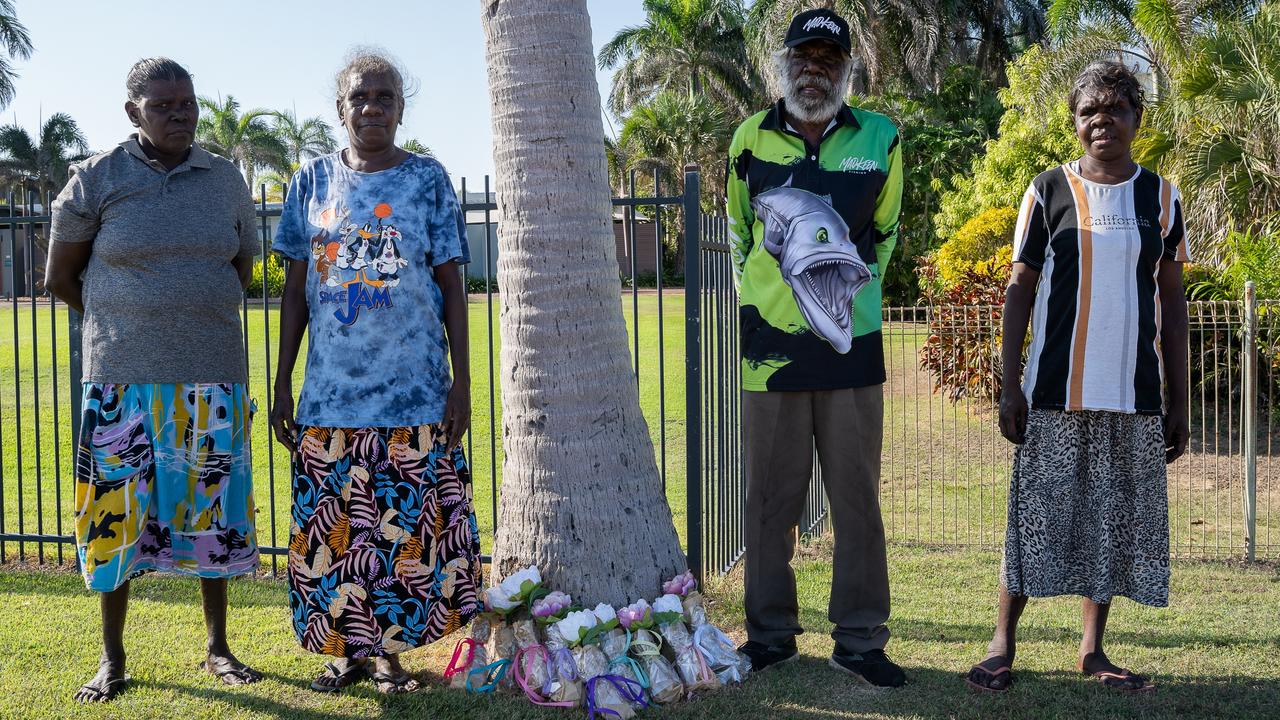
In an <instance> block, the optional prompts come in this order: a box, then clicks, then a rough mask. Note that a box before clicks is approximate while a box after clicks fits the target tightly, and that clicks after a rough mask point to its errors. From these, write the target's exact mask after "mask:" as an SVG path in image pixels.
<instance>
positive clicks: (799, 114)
mask: <svg viewBox="0 0 1280 720" xmlns="http://www.w3.org/2000/svg"><path fill="white" fill-rule="evenodd" d="M783 99H784V101H785V102H786V106H787V114H788V115H791V116H792V117H794V118H795V119H796V120H799V121H800V122H802V123H808V124H811V125H819V124H824V123H827V122H830V121H831V118H833V117H835V116H836V113H838V112H840V106H841V105H843V104H844V98H843V97H842V96H841V95H840V93H839V92H833V91H829V92H828V93H827V95H826V96H824V97H822V98H821V99H818V98H811V97H806V96H805V95H802V94H800V88H799V86H797V85H795V84H792V83H790V82H788V83H787V84H786V94H785V95H784V96H783Z"/></svg>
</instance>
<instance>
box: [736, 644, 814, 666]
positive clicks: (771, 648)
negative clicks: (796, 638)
mask: <svg viewBox="0 0 1280 720" xmlns="http://www.w3.org/2000/svg"><path fill="white" fill-rule="evenodd" d="M738 652H740V653H742V654H743V655H746V656H747V657H748V658H750V659H751V669H752V670H753V671H755V672H760V671H761V670H763V669H765V668H767V667H769V666H770V665H777V664H779V663H784V662H788V661H790V660H795V659H796V658H798V657H800V655H799V653H797V652H796V646H795V644H794V643H792V644H791V645H765V644H764V643H758V642H756V641H755V640H748V641H747V642H745V643H743V644H742V646H741V647H739V648H738Z"/></svg>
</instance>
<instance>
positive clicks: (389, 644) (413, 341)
mask: <svg viewBox="0 0 1280 720" xmlns="http://www.w3.org/2000/svg"><path fill="white" fill-rule="evenodd" d="M337 85H338V98H337V106H338V114H339V116H340V117H341V119H342V122H343V125H344V126H345V128H346V130H347V134H348V137H349V140H350V146H349V147H348V148H346V149H345V150H342V151H340V152H337V153H333V154H331V155H325V156H323V157H318V158H316V159H314V160H311V161H308V162H307V163H306V164H304V165H303V166H302V168H301V169H299V170H298V172H297V173H296V174H295V175H294V177H293V181H292V183H291V184H290V186H289V192H288V196H287V198H286V200H285V206H284V211H283V213H282V216H281V219H280V226H279V228H278V230H277V232H276V238H275V246H274V249H275V250H276V252H279V253H280V254H281V255H284V256H285V257H287V258H289V260H290V263H289V271H288V276H287V280H286V283H285V291H284V299H283V303H282V305H281V332H280V354H279V366H278V368H277V371H276V388H275V405H274V408H273V411H272V414H271V415H272V417H271V422H272V426H273V428H274V429H275V433H276V438H277V439H278V440H279V441H280V442H281V443H283V444H284V445H285V446H286V447H288V448H289V449H290V451H291V452H292V456H293V518H292V519H293V522H292V524H291V529H290V538H289V599H290V605H291V607H292V610H293V626H294V630H295V631H296V633H297V636H298V640H299V642H300V643H301V644H302V646H303V647H304V648H305V649H307V650H310V651H311V652H315V653H321V654H325V655H333V656H336V657H337V658H338V660H336V661H334V662H331V663H329V664H327V665H326V667H325V670H324V672H323V673H322V674H321V676H320V677H319V678H318V679H317V680H316V681H315V682H314V683H313V684H312V688H313V689H315V690H318V691H322V692H331V691H335V690H338V689H341V688H342V687H345V686H347V685H349V684H351V683H352V682H355V681H357V680H359V679H361V678H362V677H364V676H365V675H366V674H370V673H371V674H372V677H373V679H374V680H375V682H376V683H377V686H378V689H379V690H381V691H382V692H388V693H390V692H408V691H412V690H414V689H416V688H417V682H416V681H415V680H413V679H412V678H411V677H410V676H409V675H408V673H406V672H405V671H404V669H403V668H402V667H401V666H400V662H399V659H398V654H399V653H400V652H402V651H404V650H408V649H411V648H414V647H419V646H421V645H426V644H428V643H430V642H433V641H435V640H437V639H439V638H441V637H443V636H444V635H447V634H449V633H452V632H453V631H454V630H457V629H458V628H459V627H461V626H463V625H465V624H466V623H467V622H468V621H469V620H470V619H471V617H472V616H473V615H474V614H475V613H476V612H477V611H479V610H481V609H482V604H483V603H482V599H481V585H480V583H481V566H480V541H479V533H478V529H477V526H476V518H475V512H474V509H473V508H472V505H471V487H470V485H471V480H470V474H469V471H468V467H467V463H466V458H464V457H463V454H462V449H461V448H460V447H459V441H460V440H461V438H462V434H463V432H464V431H465V430H466V427H467V421H468V418H469V415H470V404H471V396H470V389H469V383H470V368H469V364H468V350H467V315H466V312H467V310H466V295H465V293H464V291H463V284H462V277H461V273H460V270H459V265H460V264H463V263H466V262H468V260H469V258H468V256H467V244H466V237H465V233H464V227H463V224H462V214H461V211H460V209H459V207H458V201H457V198H456V197H455V196H454V192H453V188H452V187H451V186H450V184H449V177H448V175H447V174H446V173H445V171H444V168H442V167H441V166H440V163H438V162H436V160H434V159H433V158H430V157H424V156H420V155H415V154H413V153H410V152H407V151H405V150H403V149H401V148H399V147H397V146H396V144H395V135H396V128H397V126H398V125H399V124H400V119H401V116H402V113H403V112H404V83H403V80H402V74H401V73H400V72H399V70H398V69H397V68H396V66H395V64H394V63H392V62H390V61H389V60H388V59H386V58H385V57H382V56H380V55H377V54H372V53H363V54H357V55H355V56H354V57H353V58H352V59H351V60H350V62H348V64H347V66H346V67H345V68H343V70H342V71H341V72H340V73H339V74H338V77H337ZM304 329H305V331H306V333H307V334H308V335H309V336H310V341H309V346H308V351H307V366H306V377H305V381H304V382H303V386H302V393H301V396H300V397H299V400H298V407H297V415H296V417H295V416H294V412H293V410H294V406H293V387H292V381H291V377H292V374H293V366H294V362H295V360H296V358H297V354H298V348H299V346H300V344H301V341H302V335H303V332H304ZM450 365H452V375H451V374H450Z"/></svg>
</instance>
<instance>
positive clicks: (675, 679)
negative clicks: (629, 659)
mask: <svg viewBox="0 0 1280 720" xmlns="http://www.w3.org/2000/svg"><path fill="white" fill-rule="evenodd" d="M618 623H619V624H620V625H622V626H623V627H624V628H627V629H628V630H630V631H631V655H632V656H633V657H635V659H636V660H637V661H639V664H640V668H641V669H642V670H643V671H644V674H645V677H646V678H647V679H648V681H649V696H650V697H651V698H653V701H654V702H657V703H661V704H663V705H665V704H667V703H673V702H678V701H679V700H680V698H682V697H684V683H682V682H680V676H679V675H677V674H676V670H675V668H673V667H671V663H670V662H668V661H667V659H666V658H664V657H662V636H661V635H659V634H658V633H657V631H655V630H654V624H655V622H654V619H653V608H651V607H649V603H648V602H646V601H645V600H637V601H636V602H634V603H632V604H631V605H628V606H626V607H624V608H622V609H621V610H619V611H618Z"/></svg>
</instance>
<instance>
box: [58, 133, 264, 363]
mask: <svg viewBox="0 0 1280 720" xmlns="http://www.w3.org/2000/svg"><path fill="white" fill-rule="evenodd" d="M71 171H72V174H71V179H70V181H69V182H68V183H67V186H66V187H65V188H63V189H62V192H61V193H59V194H58V198H57V199H56V200H54V202H53V228H52V231H51V233H50V235H51V239H52V242H54V243H93V250H92V254H91V255H90V257H89V265H88V267H87V268H86V269H85V271H84V311H85V314H84V324H83V333H84V341H83V342H84V345H83V347H84V381H85V382H99V383H200V382H219V383H245V382H248V376H249V373H248V368H247V367H246V366H245V357H244V346H243V344H242V343H243V337H242V335H241V331H240V303H241V297H242V295H241V292H242V291H241V288H240V279H239V276H238V275H237V273H236V270H235V268H234V267H233V266H232V264H231V261H232V260H233V259H234V258H236V257H253V256H255V255H257V254H258V253H259V252H260V247H261V244H260V242H261V241H260V240H259V238H258V232H257V229H256V222H255V218H254V212H253V198H252V197H251V196H250V194H249V188H248V186H246V185H245V181H244V178H243V177H242V176H241V175H240V172H239V171H238V170H237V169H236V168H235V166H234V165H232V164H231V163H230V162H228V161H227V160H225V159H223V158H221V157H218V156H217V155H212V154H210V153H209V152H208V151H206V150H204V149H202V148H200V147H199V146H193V147H192V148H191V153H190V154H189V156H188V157H187V160H186V161H185V162H183V163H182V164H181V165H179V166H178V167H176V168H174V169H173V170H166V169H165V167H164V166H163V165H161V164H160V163H159V162H157V161H154V160H151V159H149V158H148V157H147V156H146V154H145V153H144V152H143V151H142V147H141V146H140V145H139V144H138V140H137V136H136V135H134V136H130V138H129V139H128V140H126V141H124V142H122V143H120V145H119V146H118V147H116V148H115V149H114V150H112V151H110V152H106V153H102V154H100V155H94V156H93V157H91V158H89V159H88V160H85V161H84V162H81V163H78V164H76V165H75V166H73V167H72V168H71Z"/></svg>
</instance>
